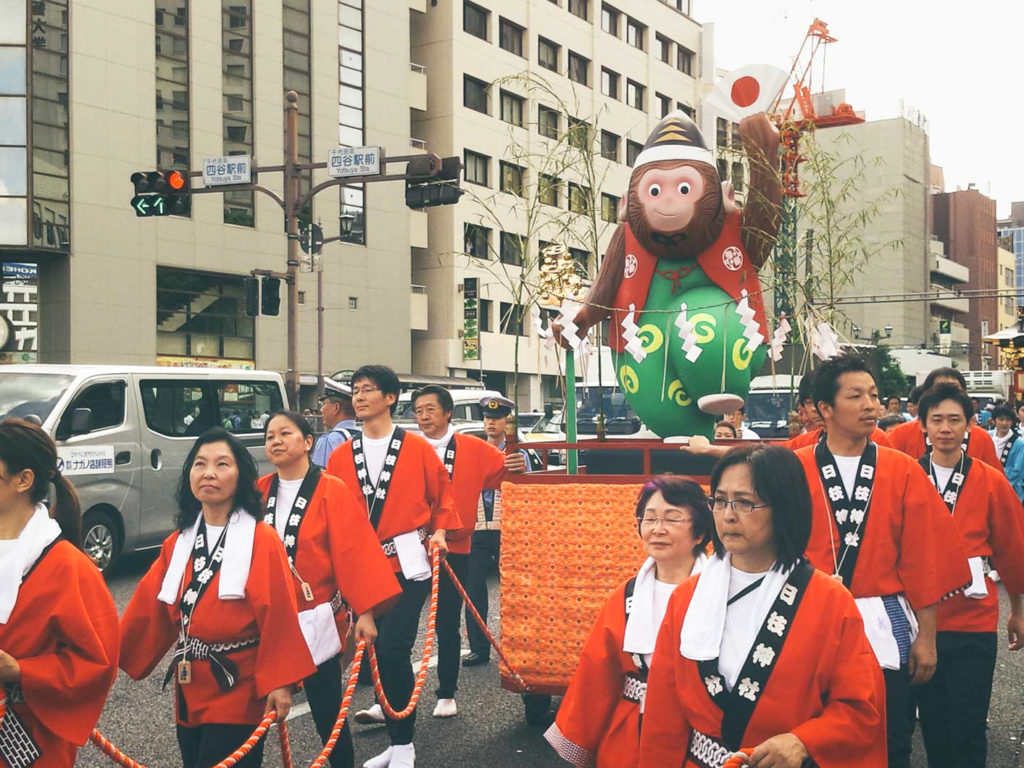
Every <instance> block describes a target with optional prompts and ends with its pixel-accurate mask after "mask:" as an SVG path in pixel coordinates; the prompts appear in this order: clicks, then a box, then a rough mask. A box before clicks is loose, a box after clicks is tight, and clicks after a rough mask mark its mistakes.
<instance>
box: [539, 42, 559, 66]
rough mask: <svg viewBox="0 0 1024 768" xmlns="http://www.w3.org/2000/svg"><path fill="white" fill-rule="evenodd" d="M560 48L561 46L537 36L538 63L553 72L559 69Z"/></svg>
mask: <svg viewBox="0 0 1024 768" xmlns="http://www.w3.org/2000/svg"><path fill="white" fill-rule="evenodd" d="M558 50H559V46H558V45H557V44H556V43H552V42H551V41H550V40H545V39H544V38H543V37H538V38H537V63H538V64H540V65H541V66H542V67H544V69H550V70H551V71H552V72H557V71H558Z"/></svg>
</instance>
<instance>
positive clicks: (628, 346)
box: [620, 304, 647, 363]
mask: <svg viewBox="0 0 1024 768" xmlns="http://www.w3.org/2000/svg"><path fill="white" fill-rule="evenodd" d="M635 315H636V305H635V304H630V305H629V312H627V313H626V316H625V317H624V318H622V323H620V325H621V326H622V338H623V339H624V340H625V342H626V343H625V345H624V346H623V349H625V350H626V352H628V353H629V354H630V355H631V356H632V358H633V359H634V360H636V361H637V362H638V363H641V362H643V360H644V358H645V357H647V352H645V351H644V343H643V342H642V341H641V340H640V339H638V338H637V337H636V334H637V331H638V330H639V328H637V324H636V322H635V321H634V319H633V318H634V316H635Z"/></svg>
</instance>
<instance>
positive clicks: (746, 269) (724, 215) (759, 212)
mask: <svg viewBox="0 0 1024 768" xmlns="http://www.w3.org/2000/svg"><path fill="white" fill-rule="evenodd" d="M744 128H745V129H746V131H745V132H746V134H747V135H745V136H744V144H745V145H747V143H748V141H749V142H750V144H752V145H753V147H752V148H753V149H754V150H755V151H758V150H759V151H760V152H762V153H763V156H764V157H773V156H774V155H772V154H770V153H771V152H773V151H776V150H777V147H778V134H777V133H776V132H775V130H774V128H772V126H771V125H770V124H769V123H768V121H767V118H765V117H764V115H756V116H754V117H752V118H747V119H746V120H744V122H743V123H742V124H741V134H742V133H744ZM750 149H751V147H750V146H748V151H749V150H750ZM755 183H756V184H757V188H755V189H754V191H753V192H752V193H751V195H752V197H751V199H752V200H753V199H757V200H758V201H759V202H758V204H756V205H753V204H751V205H748V206H747V208H746V209H745V210H744V211H743V212H742V213H741V212H740V211H739V210H738V209H736V207H735V205H734V203H733V201H732V190H731V187H728V186H726V188H725V189H723V188H722V186H721V184H720V182H719V179H718V174H717V171H716V170H715V167H714V164H713V157H712V155H711V152H710V151H709V150H708V149H707V148H706V146H705V144H704V139H703V137H702V136H701V134H700V131H699V130H698V129H697V127H696V125H694V124H693V122H692V121H691V120H690V119H689V118H688V117H687V116H686V115H685V114H683V113H682V112H674V113H672V114H670V115H669V116H668V117H666V118H665V119H664V120H662V121H661V123H659V124H658V126H657V127H656V128H655V130H654V132H653V133H652V134H651V137H650V138H649V139H648V141H647V144H646V145H645V147H644V149H643V151H642V152H641V153H640V155H639V157H638V158H637V162H636V166H635V168H634V170H633V175H632V177H631V179H630V188H629V195H628V196H627V197H626V202H625V204H624V208H623V209H620V218H622V219H624V221H622V223H621V224H620V225H619V228H618V229H617V230H616V232H615V235H614V236H613V238H612V242H611V243H610V245H609V248H608V252H607V254H606V256H605V260H604V262H603V263H602V265H601V269H600V271H599V272H598V277H597V280H596V281H595V283H594V286H593V288H592V289H591V292H590V294H589V295H588V296H587V299H586V306H585V307H584V308H583V309H582V310H581V311H580V313H579V314H578V315H577V317H576V318H575V322H576V324H577V325H578V326H580V328H581V331H580V333H581V334H582V333H583V332H585V331H586V329H587V328H589V327H590V326H592V325H593V324H595V323H596V322H600V321H601V320H603V319H604V318H606V317H609V316H610V317H611V331H610V334H609V336H610V338H609V343H610V345H611V346H612V348H613V350H614V351H615V367H616V374H617V376H618V379H619V383H620V385H621V386H622V389H623V392H625V394H626V397H627V398H628V399H629V402H630V404H631V405H632V406H633V408H634V410H635V411H636V412H637V415H638V416H639V417H640V419H641V420H642V421H643V422H644V423H645V424H646V425H647V426H648V427H649V428H650V429H652V430H653V431H654V432H656V433H657V434H658V435H661V436H662V437H667V436H670V435H695V434H702V435H705V436H708V437H711V436H712V434H713V431H714V421H715V417H716V415H718V414H721V413H725V412H728V411H731V410H735V408H737V407H738V406H739V405H741V404H742V402H743V400H744V399H745V398H746V396H747V393H748V390H749V388H750V380H751V378H753V376H755V375H757V373H758V372H759V371H760V370H761V367H762V366H763V364H764V361H765V357H766V354H767V350H766V345H765V343H764V342H765V337H766V336H768V330H767V327H766V321H765V315H764V307H763V302H762V299H761V286H760V283H759V281H758V278H757V269H756V267H757V266H759V265H760V264H761V263H763V260H764V257H765V256H766V255H767V252H768V250H770V244H768V243H767V242H765V240H766V239H772V238H773V237H774V226H775V221H776V218H775V217H776V216H777V204H776V208H775V211H774V212H773V211H772V210H771V205H772V203H773V201H777V200H778V198H779V195H780V190H779V188H778V182H777V179H776V177H775V175H774V174H772V173H764V172H760V171H755V169H754V167H753V166H752V170H751V185H752V186H754V185H755ZM755 196H756V197H755ZM755 233H756V236H755ZM765 234H768V238H765ZM752 251H753V252H754V253H751V252H752ZM755 256H756V258H755ZM631 308H632V310H634V312H633V314H632V315H631V314H630V311H631ZM684 308H685V312H686V321H687V323H688V324H689V326H691V328H687V327H686V326H685V325H684V326H683V329H684V330H688V331H690V332H689V333H688V334H685V348H684V337H683V336H681V335H680V326H679V325H678V324H677V320H678V319H679V318H680V313H681V311H683V309H684ZM634 326H635V327H634Z"/></svg>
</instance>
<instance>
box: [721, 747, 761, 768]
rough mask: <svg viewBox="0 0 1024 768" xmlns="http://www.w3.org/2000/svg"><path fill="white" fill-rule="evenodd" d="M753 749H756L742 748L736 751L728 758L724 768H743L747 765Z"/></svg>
mask: <svg viewBox="0 0 1024 768" xmlns="http://www.w3.org/2000/svg"><path fill="white" fill-rule="evenodd" d="M753 751H754V750H752V749H741V750H740V751H739V752H737V753H735V754H734V755H733V756H732V757H730V758H729V759H728V760H726V761H725V764H724V765H723V766H722V768H743V766H745V765H747V763H748V758H749V757H750V755H751V754H752V753H753Z"/></svg>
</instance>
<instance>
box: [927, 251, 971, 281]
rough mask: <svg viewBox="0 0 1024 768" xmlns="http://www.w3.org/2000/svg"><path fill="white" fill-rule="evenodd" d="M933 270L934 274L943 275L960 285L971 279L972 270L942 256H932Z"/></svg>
mask: <svg viewBox="0 0 1024 768" xmlns="http://www.w3.org/2000/svg"><path fill="white" fill-rule="evenodd" d="M931 270H932V274H937V275H942V276H943V277H947V278H949V279H950V280H955V281H956V282H958V283H966V282H967V281H968V280H970V279H971V270H970V269H968V268H967V267H965V266H964V265H963V264H957V263H956V262H955V261H953V260H952V259H947V258H946V257H945V256H941V255H936V254H932V264H931Z"/></svg>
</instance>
